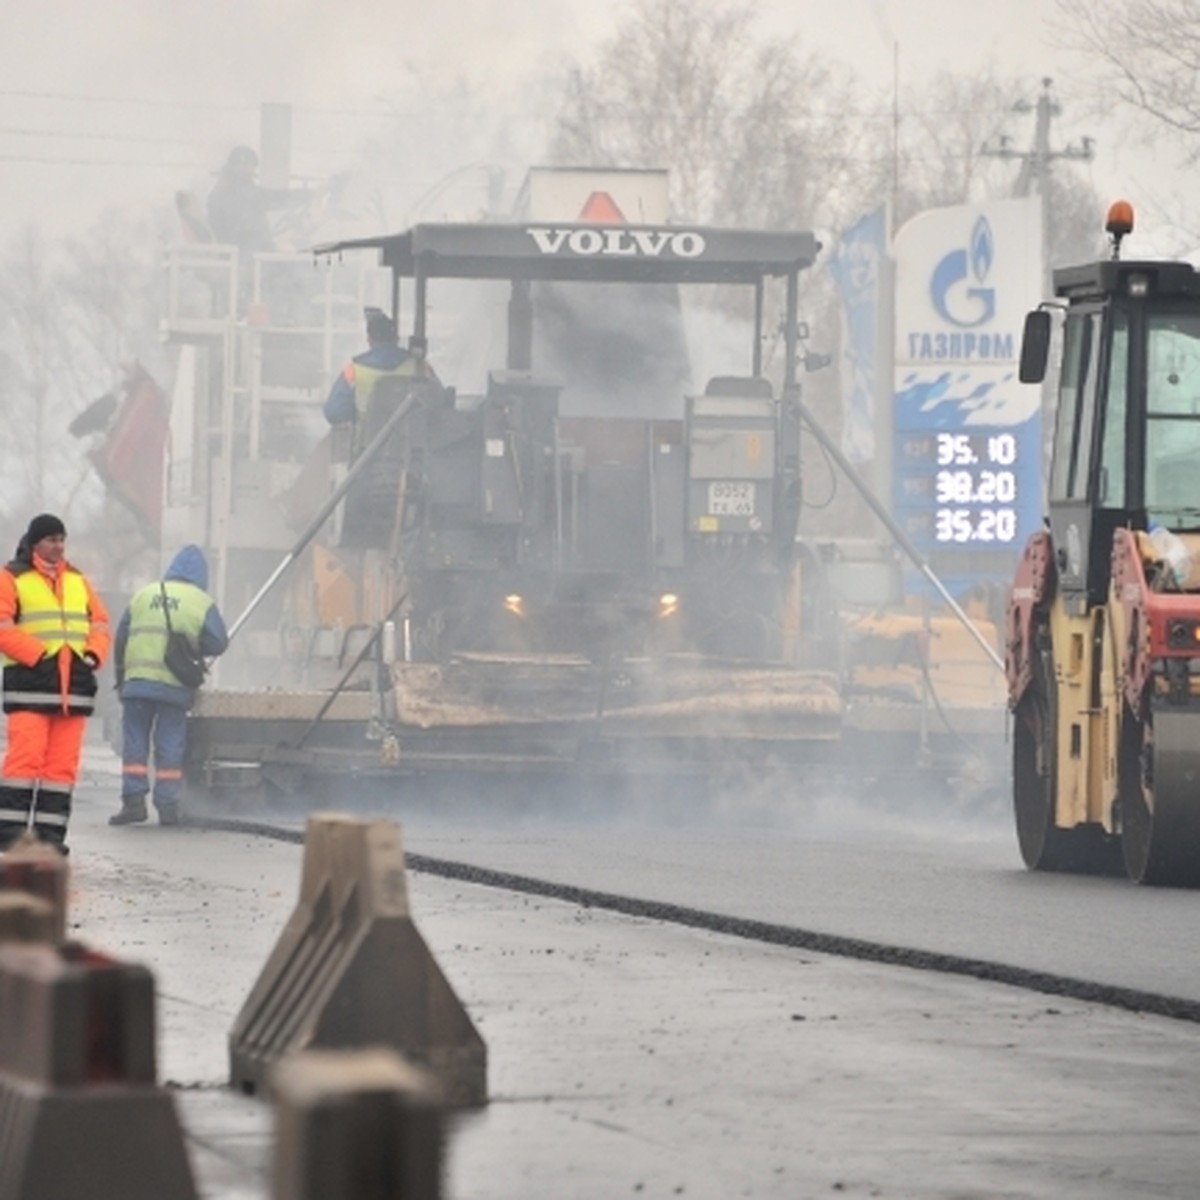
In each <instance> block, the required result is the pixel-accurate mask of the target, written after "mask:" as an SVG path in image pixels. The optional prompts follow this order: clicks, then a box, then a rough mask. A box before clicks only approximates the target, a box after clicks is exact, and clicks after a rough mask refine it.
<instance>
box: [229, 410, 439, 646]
mask: <svg viewBox="0 0 1200 1200" xmlns="http://www.w3.org/2000/svg"><path fill="white" fill-rule="evenodd" d="M416 400H417V397H416V393H414V392H409V394H408V395H407V396H406V397H405V398H404V399H403V400H402V401H401V403H400V405H399V407H398V408H397V409H396V411H395V412H394V413H392V415H391V416H390V417H389V418H388V419H387V423H386V424H385V425H384V427H383V428H382V429H381V430H380V431H379V432H378V433H377V434H376V435H375V437H374V438H373V439H372V441H371V443H370V444H369V445H368V446H367V448H366V449H365V450H364V451H363V452H362V453H361V454H360V455H359V456H358V458H356V459H355V460H354V463H353V465H352V466H351V467H350V470H349V471H347V472H346V478H345V479H343V480H342V482H341V483H340V484H338V486H337V487H336V488H334V490H333V491H332V492H330V494H329V498H328V499H327V500H326V501H325V503H324V504H322V505H321V508H320V511H319V512H318V513H317V515H316V516H315V517H313V519H312V520H311V521H310V522H309V523H308V526H307V528H306V529H305V530H304V532H303V533H302V534H301V535H300V538H299V540H298V541H297V542H296V544H295V545H294V546H293V547H292V548H291V550H289V551H288V552H287V554H286V555H284V557H283V559H282V560H281V561H280V563H279V565H278V566H277V567H276V568H275V570H274V571H272V572H271V574H270V577H269V578H268V579H267V581H266V583H264V584H263V585H262V587H260V588H259V589H258V591H257V593H256V594H255V596H254V598H253V599H252V600H251V601H250V603H249V604H247V605H246V608H245V609H244V611H243V612H242V614H241V616H239V617H238V619H237V620H236V621H234V623H233V625H232V626H230V629H229V640H230V641H231V642H232V641H233V639H234V637H235V636H236V634H237V632H238V630H239V629H241V628H242V626H243V625H245V624H246V622H247V620H249V618H250V614H251V613H253V612H254V610H255V609H256V608H257V607H258V606H259V605H260V604H261V603H262V601H263V599H264V598H265V597H266V595H267V593H268V592H270V590H271V589H272V588H273V587H274V586H275V584H276V583H278V582H279V580H280V578H281V577H282V575H283V573H284V572H285V571H286V570H287V569H288V567H290V566H291V565H292V563H293V562H295V561H296V559H297V558H298V557H299V556H300V554H301V553H302V552H303V550H304V548H305V547H306V546H307V545H308V543H309V542H311V541H312V540H313V538H314V537H316V536H317V533H318V532H319V531H320V529H321V526H322V525H324V524H325V522H326V521H327V520H329V517H330V515H331V514H332V513H333V510H334V509H335V508H337V506H338V504H339V503H340V502H341V499H342V497H343V496H345V494H346V492H347V491H349V489H350V485H351V484H352V483H353V482H354V481H355V480H356V479H357V478H358V477H359V475H361V474H362V472H363V470H364V469H365V468H366V466H367V464H368V463H369V462H370V461H371V460H372V459H373V458H374V457H375V455H376V454H378V453H379V451H380V450H381V449H382V448H383V446H384V444H385V443H386V442H387V440H388V438H389V437H391V434H392V431H393V430H394V429H395V428H396V426H397V425H399V423H400V421H401V419H402V418H403V417H405V416H406V415H407V414H408V411H409V409H410V408H412V406H413V405H414V404H415V403H416Z"/></svg>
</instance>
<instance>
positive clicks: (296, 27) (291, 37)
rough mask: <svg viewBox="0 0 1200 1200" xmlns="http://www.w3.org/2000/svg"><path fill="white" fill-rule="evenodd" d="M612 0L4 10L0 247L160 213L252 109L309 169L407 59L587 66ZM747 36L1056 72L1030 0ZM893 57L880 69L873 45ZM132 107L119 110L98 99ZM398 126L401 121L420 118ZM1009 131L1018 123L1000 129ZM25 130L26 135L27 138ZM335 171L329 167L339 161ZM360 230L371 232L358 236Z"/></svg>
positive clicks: (488, 77)
mask: <svg viewBox="0 0 1200 1200" xmlns="http://www.w3.org/2000/svg"><path fill="white" fill-rule="evenodd" d="M629 7H630V5H629V3H628V0H625V2H623V3H622V2H617V3H610V4H597V3H595V2H594V0H522V3H521V4H519V5H512V4H509V3H506V2H505V0H443V3H442V4H440V5H437V6H435V5H431V4H428V3H427V0H419V2H418V0H400V2H399V3H392V4H384V3H381V2H369V0H344V2H343V3H341V4H338V5H332V4H329V3H327V2H323V0H240V2H238V0H206V2H205V3H200V2H199V0H171V3H167V0H110V2H109V3H108V4H106V5H104V6H98V5H88V4H84V3H81V2H80V0H7V2H6V3H5V6H4V10H5V18H6V20H5V37H4V39H3V40H2V41H0V80H2V81H3V82H2V84H0V95H2V96H3V97H4V99H3V106H2V109H0V112H2V113H3V116H2V117H0V129H3V132H2V133H0V189H2V192H0V194H3V196H4V205H3V208H2V210H0V240H2V239H5V238H7V237H9V236H11V235H12V233H13V232H14V231H15V230H16V229H17V228H18V227H19V226H20V225H21V224H23V223H25V222H28V221H33V222H36V223H39V224H41V225H42V226H43V227H44V228H46V229H47V231H48V232H51V233H59V232H77V231H78V230H80V229H82V228H84V227H85V226H86V225H87V224H89V223H90V221H91V220H93V219H94V217H95V216H96V215H97V214H98V213H99V212H100V211H101V210H102V209H104V208H106V207H110V206H113V205H139V204H144V203H146V202H147V200H151V201H153V200H157V201H158V202H159V203H163V202H169V199H170V196H171V194H172V193H173V191H174V190H175V188H177V187H180V186H189V185H190V186H197V185H198V183H199V182H203V181H207V180H210V179H211V176H212V172H213V171H214V170H215V168H216V167H217V166H218V165H219V163H220V161H221V160H222V159H223V158H224V155H225V153H226V152H227V150H228V148H229V146H230V145H232V144H235V143H237V142H250V143H254V142H256V140H257V132H258V108H259V106H260V104H261V103H262V102H264V101H278V102H287V103H291V104H294V105H296V106H297V112H296V117H295V127H294V145H295V152H294V158H293V166H294V169H295V170H297V171H298V172H300V173H302V174H308V175H311V176H324V175H327V174H329V173H331V172H334V171H336V170H338V169H339V168H341V167H344V166H345V165H346V164H345V159H346V156H347V153H348V150H349V149H350V148H351V147H354V146H357V145H359V144H361V141H362V140H363V138H364V137H366V136H369V135H370V133H372V132H373V131H374V128H375V126H377V124H378V122H379V120H380V116H379V114H380V113H382V112H383V111H384V109H385V107H386V104H387V102H388V101H389V100H393V101H394V97H395V93H396V88H395V87H394V85H393V83H392V81H394V80H396V79H397V77H403V76H404V75H405V71H406V69H407V68H408V67H411V66H415V67H416V68H418V69H420V70H424V71H427V72H428V71H433V72H436V73H437V75H438V76H439V77H440V78H444V79H446V80H448V81H449V80H453V79H455V78H457V77H460V76H461V77H463V78H465V79H466V80H468V81H469V82H470V83H471V84H472V85H473V86H475V87H477V88H481V89H485V90H487V91H488V92H489V93H490V94H492V95H494V96H495V97H496V101H497V104H504V103H507V102H509V101H510V100H511V99H512V98H513V97H515V96H519V95H521V93H522V90H523V87H524V83H525V81H526V80H528V79H530V78H531V77H533V76H535V75H538V74H539V73H549V72H552V71H555V70H559V69H561V68H562V67H563V66H564V65H565V63H566V62H567V61H569V60H572V59H577V60H582V61H583V62H585V63H586V62H587V61H588V59H589V58H590V57H591V55H592V54H593V53H594V51H595V49H596V48H597V46H598V45H599V44H600V43H601V42H602V41H603V40H604V39H605V38H606V37H608V36H609V35H610V34H611V33H612V32H613V31H614V30H615V29H616V28H617V27H618V26H619V25H620V23H621V21H622V19H623V18H624V17H625V16H626V15H627V13H628V11H629ZM759 7H760V11H761V17H762V26H761V28H762V29H763V31H764V32H772V31H777V32H779V33H780V34H786V35H792V34H798V35H799V36H800V38H801V40H802V43H803V44H804V45H806V46H809V47H812V48H813V49H819V50H822V51H824V52H827V53H828V54H830V56H831V57H834V58H837V59H840V60H841V61H843V62H845V63H847V64H849V65H851V66H853V67H854V68H855V70H856V71H857V72H858V74H859V75H860V77H861V78H862V79H863V80H864V84H865V86H867V87H869V88H873V89H876V92H877V94H882V95H885V96H886V95H888V94H890V89H891V85H892V73H893V63H894V61H898V64H899V71H900V79H901V83H902V85H906V84H910V83H913V82H916V81H918V80H919V79H920V78H921V77H922V76H923V75H926V74H929V73H932V72H934V71H936V70H938V69H941V68H954V69H959V70H964V71H965V70H971V69H974V70H987V69H990V68H994V69H996V70H998V71H1000V72H1002V73H1005V74H1013V75H1019V74H1027V75H1028V76H1029V77H1030V80H1031V88H1030V94H1031V98H1032V97H1033V96H1035V95H1036V82H1037V79H1038V77H1039V76H1040V75H1042V74H1049V75H1051V76H1054V75H1056V74H1057V75H1058V76H1059V79H1060V88H1059V94H1060V96H1061V95H1062V94H1063V91H1064V88H1069V83H1070V73H1069V71H1068V70H1067V68H1066V66H1065V64H1063V63H1062V62H1056V61H1055V58H1054V55H1053V53H1052V51H1051V50H1050V49H1049V48H1048V45H1047V40H1048V39H1047V35H1046V31H1045V15H1046V12H1047V10H1048V9H1049V7H1050V6H1049V4H1048V3H1047V0H1009V2H1008V3H1006V4H1004V5H996V6H988V7H987V8H985V7H984V6H980V5H975V4H969V3H966V2H965V0H841V3H839V4H835V5H829V4H827V3H817V2H816V0H761V3H760V5H759ZM894 46H895V47H898V55H897V57H896V59H895V60H894V58H893V47H894ZM118 97H126V98H129V97H132V98H136V99H137V100H139V101H140V102H139V103H116V102H114V99H113V98H118ZM412 119H413V120H414V121H420V119H421V117H420V113H419V112H414V113H413V117H412ZM1016 130H1020V131H1022V132H1020V136H1021V137H1022V138H1024V137H1026V136H1027V134H1026V133H1025V132H1024V127H1023V126H1021V125H1019V124H1018V125H1017V126H1016ZM35 133H36V134H37V136H34V134H35ZM1055 133H1056V136H1057V137H1059V138H1061V139H1062V140H1066V139H1068V138H1072V137H1078V136H1079V134H1080V133H1090V134H1092V135H1093V136H1096V137H1097V138H1098V140H1099V146H1098V151H1099V158H1098V161H1097V164H1096V165H1095V167H1094V168H1093V177H1094V179H1095V181H1096V183H1097V185H1098V186H1099V187H1100V188H1101V190H1102V191H1108V190H1112V189H1118V190H1121V191H1122V192H1123V193H1125V194H1129V193H1133V194H1134V199H1135V201H1136V199H1137V196H1136V189H1135V188H1133V187H1132V186H1131V184H1132V182H1134V181H1133V180H1132V179H1131V178H1130V177H1131V176H1133V175H1135V172H1134V170H1133V169H1132V165H1131V164H1132V162H1133V159H1132V158H1131V157H1130V156H1131V155H1132V154H1133V151H1132V150H1130V149H1129V148H1128V147H1122V146H1120V145H1118V144H1117V139H1116V135H1115V133H1114V132H1112V131H1105V130H1100V129H1097V128H1096V123H1095V121H1094V120H1091V119H1088V118H1086V115H1085V114H1082V113H1079V112H1075V113H1072V112H1071V111H1070V110H1069V109H1068V111H1067V112H1065V113H1064V114H1063V118H1062V119H1061V120H1060V121H1059V122H1057V123H1056V126H1055ZM339 160H340V161H339ZM362 232H364V233H365V232H377V231H376V230H374V229H371V230H363V231H362Z"/></svg>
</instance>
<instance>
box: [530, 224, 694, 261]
mask: <svg viewBox="0 0 1200 1200" xmlns="http://www.w3.org/2000/svg"><path fill="white" fill-rule="evenodd" d="M525 232H526V233H528V234H529V236H530V237H531V238H533V240H534V244H535V245H536V246H537V248H538V249H539V250H540V251H541V252H542V253H543V254H563V253H567V254H577V255H579V256H581V257H585V258H590V257H594V256H597V255H599V256H602V257H605V258H660V257H661V256H663V255H664V254H665V255H668V256H670V257H674V258H699V257H700V255H701V254H703V253H704V245H705V244H704V237H703V236H702V235H701V234H699V233H696V232H694V231H692V230H687V229H684V230H679V231H678V232H674V231H672V230H667V229H612V228H609V229H550V228H529V229H526V231H525Z"/></svg>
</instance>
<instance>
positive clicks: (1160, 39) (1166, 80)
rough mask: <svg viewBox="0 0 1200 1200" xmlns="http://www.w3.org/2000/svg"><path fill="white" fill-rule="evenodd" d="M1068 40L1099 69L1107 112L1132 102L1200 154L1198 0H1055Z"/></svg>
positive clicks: (1145, 120)
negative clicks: (1196, 0)
mask: <svg viewBox="0 0 1200 1200" xmlns="http://www.w3.org/2000/svg"><path fill="white" fill-rule="evenodd" d="M1054 4H1055V10H1056V18H1057V19H1056V21H1055V29H1056V36H1057V38H1058V40H1059V43H1060V45H1062V46H1063V47H1064V48H1065V49H1068V50H1073V51H1076V52H1078V53H1079V54H1080V55H1081V56H1082V57H1083V58H1084V59H1085V60H1086V61H1087V62H1089V63H1090V64H1091V66H1092V68H1093V70H1094V82H1095V84H1096V87H1097V100H1098V101H1099V102H1100V103H1102V104H1103V105H1104V109H1105V111H1107V112H1110V113H1111V112H1112V111H1113V109H1114V107H1116V106H1119V105H1125V106H1127V107H1128V108H1129V109H1130V110H1131V112H1132V113H1133V114H1135V115H1136V116H1138V117H1140V118H1141V124H1142V126H1143V128H1146V129H1149V130H1153V131H1159V132H1161V131H1163V130H1166V131H1169V132H1170V133H1172V134H1173V135H1176V136H1177V137H1178V138H1179V140H1180V142H1181V144H1182V145H1183V147H1184V152H1185V155H1186V160H1187V161H1188V162H1189V163H1194V162H1195V161H1196V160H1197V159H1200V7H1197V5H1196V4H1195V2H1194V0H1054Z"/></svg>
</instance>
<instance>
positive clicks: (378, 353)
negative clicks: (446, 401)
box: [324, 308, 437, 454]
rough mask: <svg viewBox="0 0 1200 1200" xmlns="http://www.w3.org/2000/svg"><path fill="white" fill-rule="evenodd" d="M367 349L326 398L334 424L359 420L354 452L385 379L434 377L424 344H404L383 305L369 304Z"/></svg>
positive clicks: (349, 365)
mask: <svg viewBox="0 0 1200 1200" xmlns="http://www.w3.org/2000/svg"><path fill="white" fill-rule="evenodd" d="M366 317H367V349H366V350H364V351H363V353H362V354H357V355H355V356H354V358H352V359H351V360H350V361H349V362H348V363H347V364H346V365H345V367H343V368H342V371H341V374H339V375H338V377H337V379H335V380H334V381H333V387H331V388H330V389H329V396H328V398H327V399H326V401H325V409H324V411H325V419H326V420H327V421H328V422H329V423H330V425H342V424H345V423H346V422H348V421H355V422H357V425H356V428H355V438H354V441H355V446H354V452H355V453H356V454H357V453H358V452H359V451H360V450H361V449H362V448H363V444H364V437H363V433H362V431H364V430H365V429H366V428H367V427H368V425H369V424H370V416H371V401H372V399H373V397H374V394H375V390H376V388H377V387H378V386H379V384H380V383H381V382H382V381H383V380H390V379H397V380H403V379H432V380H436V379H437V376H436V375H435V374H434V370H433V368H432V367H431V366H430V365H429V363H428V362H427V361H426V359H425V354H424V345H423V343H422V342H420V341H419V340H418V339H415V338H414V339H413V343H412V348H411V349H410V350H402V349H401V348H400V344H399V340H398V335H397V333H396V322H395V321H393V320H392V318H391V317H389V316H388V315H387V313H385V312H384V311H383V310H382V309H378V308H368V309H367V310H366Z"/></svg>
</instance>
